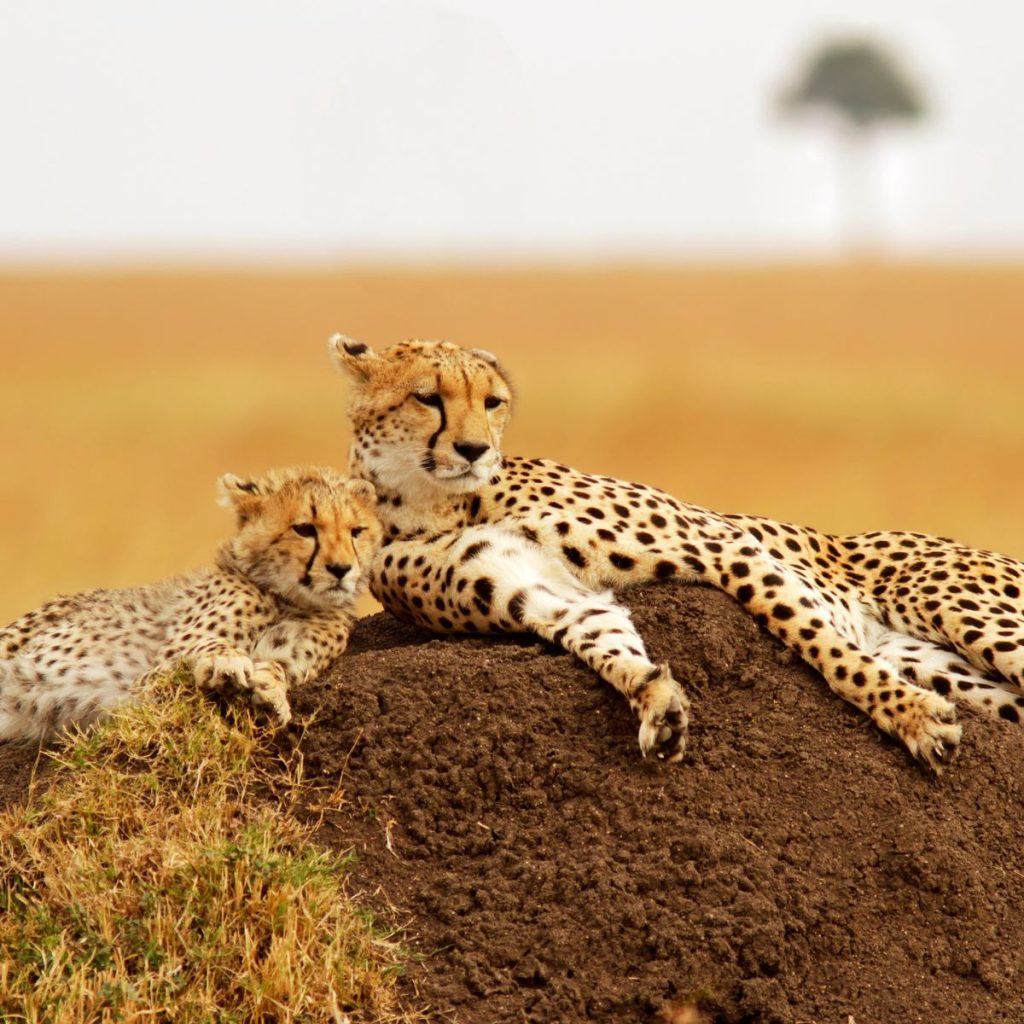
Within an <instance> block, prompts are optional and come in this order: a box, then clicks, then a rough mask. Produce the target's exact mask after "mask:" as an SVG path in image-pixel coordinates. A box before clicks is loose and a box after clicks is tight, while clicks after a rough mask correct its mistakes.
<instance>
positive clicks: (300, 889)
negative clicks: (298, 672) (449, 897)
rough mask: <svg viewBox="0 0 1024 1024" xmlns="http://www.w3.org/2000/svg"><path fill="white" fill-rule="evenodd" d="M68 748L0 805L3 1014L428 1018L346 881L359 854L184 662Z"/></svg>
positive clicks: (258, 736) (50, 1017)
mask: <svg viewBox="0 0 1024 1024" xmlns="http://www.w3.org/2000/svg"><path fill="white" fill-rule="evenodd" d="M156 689H157V690H158V691H159V693H158V694H157V699H154V700H152V701H149V702H146V703H140V704H135V705H129V706H126V707H125V708H124V709H123V710H121V711H119V712H118V713H117V714H116V715H115V716H114V718H113V719H112V720H111V721H109V722H108V723H106V724H105V725H102V726H100V727H99V728H96V729H94V730H92V731H90V732H88V733H83V734H78V735H76V736H73V737H71V738H69V740H68V741H67V742H66V743H65V744H64V745H63V746H61V747H60V748H59V749H58V750H57V751H56V752H55V753H54V754H52V755H51V756H53V757H54V758H55V760H56V761H57V763H58V766H59V767H58V770H57V773H56V776H55V778H54V781H53V783H52V785H51V786H50V787H49V788H48V789H47V791H46V792H45V793H44V794H42V795H41V796H37V797H35V798H34V799H33V800H32V801H31V802H30V803H29V804H28V806H26V807H21V808H18V809H15V810H12V811H9V812H7V813H6V814H4V815H2V816H0V1019H3V1020H5V1021H24V1022H28V1024H35V1022H40V1024H41V1022H44V1021H45V1022H47V1024H84V1022H87V1021H89V1022H91V1021H129V1020H146V1021H158V1022H168V1024H170V1022H174V1024H192V1022H195V1024H199V1022H204V1024H206V1022H214V1024H228V1022H236V1021H237V1022H239V1024H243V1022H245V1024H252V1022H266V1024H270V1022H275V1024H288V1022H292V1021H295V1022H297V1021H303V1022H306V1021H309V1022H315V1021H325V1022H342V1021H346V1020H350V1021H351V1022H352V1024H355V1022H357V1021H385V1020H388V1021H412V1020H420V1019H422V1017H421V1016H419V1015H416V1014H410V1013H404V1012H403V1011H402V1010H401V1009H400V1008H399V1006H398V1001H397V998H396V995H395V982H396V979H397V977H398V975H399V973H400V970H401V956H402V950H401V948H400V947H399V945H398V944H397V943H396V942H395V941H394V940H393V937H391V936H389V935H387V934H385V933H383V932H381V930H380V929H379V928H378V926H377V925H376V924H375V922H374V920H373V917H372V915H371V914H370V913H369V912H368V910H367V909H366V908H365V907H362V906H359V905H357V904H354V903H352V902H351V901H350V899H349V898H348V897H347V895H346V893H345V890H344V879H345V870H346V865H347V864H348V863H349V858H346V857H337V856H333V855H330V854H327V853H325V852H323V851H322V850H320V849H319V848H317V847H316V846H314V845H313V844H312V843H311V841H310V830H309V828H307V827H306V826H303V825H301V824H299V823H298V822H297V821H296V820H295V819H294V817H292V816H291V815H289V814H287V813H282V811H281V809H280V808H281V806H282V804H283V805H284V806H285V807H288V806H291V805H293V804H294V802H295V801H297V800H299V799H300V798H301V796H302V785H301V783H302V780H301V762H300V761H298V760H295V761H293V762H291V763H290V764H287V765H285V764H282V765H281V766H280V769H279V770H278V769H277V768H276V766H275V769H274V770H270V769H268V768H266V767H264V766H265V765H267V764H268V763H270V762H269V760H268V757H267V753H268V751H267V750H266V747H265V740H264V734H262V733H261V731H260V730H259V728H258V727H256V726H255V724H254V722H253V720H252V718H251V717H250V716H249V715H248V714H247V713H244V712H242V713H238V712H235V713H234V714H233V719H234V720H233V721H229V720H228V719H227V718H226V717H225V716H223V715H222V714H221V713H220V712H219V711H218V710H217V708H216V707H215V706H214V705H212V704H211V703H210V702H208V701H206V700H204V699H202V698H200V697H198V696H196V695H195V694H194V692H193V690H192V687H191V686H190V681H189V680H188V679H187V678H186V677H183V676H176V677H167V678H165V679H163V680H160V681H159V682H158V684H157V685H156Z"/></svg>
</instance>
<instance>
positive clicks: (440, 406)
mask: <svg viewBox="0 0 1024 1024" xmlns="http://www.w3.org/2000/svg"><path fill="white" fill-rule="evenodd" d="M437 411H438V412H439V413H440V414H441V425H440V426H439V427H438V428H437V430H435V431H434V433H433V434H431V435H430V440H429V441H428V442H427V451H429V452H432V451H433V450H434V445H435V444H437V439H438V438H439V437H440V436H441V435H442V434H443V433H444V428H445V427H446V426H448V414H447V413H446V412H445V410H444V399H443V398H442V397H441V375H440V374H438V377H437Z"/></svg>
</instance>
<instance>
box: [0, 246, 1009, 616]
mask: <svg viewBox="0 0 1024 1024" xmlns="http://www.w3.org/2000/svg"><path fill="white" fill-rule="evenodd" d="M0 310H2V317H0V325H2V326H0V332H2V333H0V358H2V364H0V365H2V367H3V374H2V378H0V381H2V383H0V436H2V437H3V439H4V440H3V452H4V460H3V469H4V472H3V474H2V476H0V564H2V565H3V566H4V570H5V571H4V573H3V577H2V578H0V620H7V619H10V618H13V617H14V616H15V615H17V614H19V613H20V612H22V611H24V610H26V609H27V608H29V607H31V606H33V605H36V604H38V603H39V602H41V601H42V600H44V599H45V598H47V597H49V596H50V595H52V594H53V593H55V592H57V591H68V590H77V589H82V588H85V587H88V586H96V585H107V586H118V585H123V584H128V583H134V582H140V581H142V580H147V579H152V578H156V577H157V576H160V575H166V574H169V573H171V572H175V571H179V570H182V569H184V568H187V567H190V566H192V565H194V564H199V563H202V562H204V561H206V560H207V559H208V558H209V556H210V554H211V553H212V550H213V548H214V546H215V544H216V542H217V540H218V538H219V537H220V536H221V534H222V533H223V531H224V530H225V528H226V527H227V523H226V521H225V518H224V516H223V513H222V512H220V511H218V510H217V509H216V508H215V507H214V504H213V498H212V495H213V481H214V479H215V477H216V476H217V475H218V474H219V473H221V472H223V471H225V470H229V469H230V470H235V471H239V472H244V471H249V470H259V469H262V468H264V467H266V466H269V465H272V464H280V463H288V462H297V461H301V462H328V463H333V464H336V465H343V464H344V460H345V449H346V441H347V438H346V431H345V426H344V404H343V403H344V397H343V396H344V385H343V383H342V382H341V381H340V380H338V379H337V378H336V377H334V376H333V375H332V373H331V372H330V370H329V368H328V364H327V361H326V358H325V356H324V342H325V339H326V337H327V335H328V334H329V333H330V332H331V331H333V330H335V329H339V330H344V331H345V332H346V333H348V334H351V335H353V336H356V337H359V338H363V339H365V340H367V341H370V342H371V343H374V344H378V345H382V344H387V343H389V342H390V341H393V340H397V339H398V338H401V337H407V336H410V335H418V336H422V337H448V338H451V339H452V340H456V341H460V342H466V343H471V344H474V345H482V346H486V347H488V348H491V349H493V350H495V351H496V352H498V353H499V354H500V355H501V356H502V358H503V359H504V361H505V362H506V363H507V365H508V366H509V367H510V369H511V370H512V371H513V373H514V375H515V377H516V379H517V380H518V382H519V389H520V395H521V400H520V403H519V409H518V413H517V417H516V420H515V422H514V423H513V426H512V429H511V432H510V434H509V437H508V447H509V450H511V451H517V452H523V453H529V454H536V455H547V456H551V457H556V458H559V459H562V460H564V461H567V462H570V463H573V464H576V465H578V466H580V467H584V468H588V469H591V470H595V471H602V472H607V473H612V474H615V475H619V476H626V477H632V478H636V479H642V480H645V481H647V482H650V483H656V484H659V485H661V486H663V487H666V488H667V489H668V490H670V491H672V492H673V493H674V494H676V495H678V496H680V497H682V498H685V499H689V500H692V501H696V502H699V503H702V504H705V505H710V506H712V507H716V508H721V509H728V510H743V511H751V512H760V513H764V514H768V515H772V516H775V517H778V518H785V519H790V520H795V521H801V522H808V523H813V524H815V525H817V526H820V527H822V528H825V529H830V530H841V531H853V530H857V529H866V528H874V527H883V526H891V527H907V528H916V529H922V530H927V531H930V532H935V533H941V534H947V535H948V534H952V535H955V536H958V537H960V538H962V539H964V540H966V541H969V542H971V543H973V544H976V545H979V546H986V547H994V548H997V549H1001V550H1004V551H1006V552H1008V553H1010V554H1014V555H1017V556H1018V557H1021V556H1024V530H1022V527H1021V525H1020V516H1019V513H1018V511H1017V510H1018V508H1019V507H1020V506H1021V504H1022V500H1024V482H1022V480H1021V475H1020V474H1019V473H1018V472H1017V467H1018V466H1019V465H1021V463H1022V455H1024V411H1022V409H1021V403H1020V401H1019V397H1018V392H1019V387H1020V380H1021V376H1022V372H1024V347H1022V339H1024V269H1019V268H1014V267H1002V268H1000V267H995V268H971V267H900V268H883V267H840V266H834V267H789V268H774V269H760V268H748V269H742V268H740V269H737V268H731V269H726V268H722V269H714V268H712V269H659V268H619V269H604V270H575V271H558V272H555V271H541V270H533V271H531V270H505V271H498V270H493V271H487V272H473V271H471V270H457V269H448V270H418V271H416V270H404V271H403V270H365V271H352V270H349V271H341V270H337V271H332V270H310V271H303V272H300V271H292V272H287V271H282V272H274V271H269V270H268V271H265V272H256V271H251V272H249V271H247V272H227V271H221V272H201V271H183V270H176V271H157V270H153V271H138V272H114V271H109V272H95V273H86V272H81V273H71V272H67V273H59V274H57V273H55V274H30V273H25V274H16V273H12V272H8V273H7V274H5V275H3V276H0Z"/></svg>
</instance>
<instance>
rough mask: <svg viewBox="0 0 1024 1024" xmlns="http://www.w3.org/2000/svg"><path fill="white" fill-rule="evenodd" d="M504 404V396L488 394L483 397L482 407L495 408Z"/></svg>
mask: <svg viewBox="0 0 1024 1024" xmlns="http://www.w3.org/2000/svg"><path fill="white" fill-rule="evenodd" d="M504 404H505V399H504V398H499V397H498V396H497V395H488V396H487V397H486V398H485V399H484V408H485V409H497V408H498V406H499V405H504Z"/></svg>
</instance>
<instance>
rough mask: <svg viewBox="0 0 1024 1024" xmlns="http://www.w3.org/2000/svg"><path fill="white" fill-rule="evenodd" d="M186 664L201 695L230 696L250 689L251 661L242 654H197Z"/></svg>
mask: <svg viewBox="0 0 1024 1024" xmlns="http://www.w3.org/2000/svg"><path fill="white" fill-rule="evenodd" d="M188 662H189V667H190V668H191V669H192V675H193V676H194V677H195V680H196V683H197V684H198V686H199V689H200V690H202V691H203V693H219V694H223V695H224V696H230V695H231V694H232V693H236V692H238V691H241V692H243V693H245V692H247V691H248V690H251V689H252V674H253V665H252V659H251V658H248V657H246V656H245V655H244V654H198V655H196V656H194V657H192V658H189V659H188Z"/></svg>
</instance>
